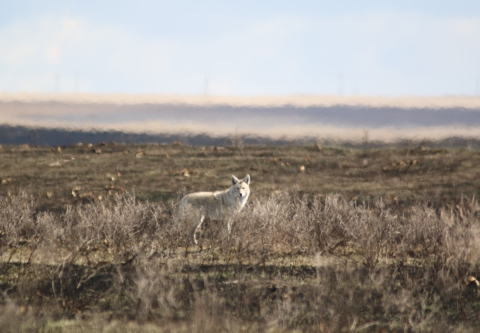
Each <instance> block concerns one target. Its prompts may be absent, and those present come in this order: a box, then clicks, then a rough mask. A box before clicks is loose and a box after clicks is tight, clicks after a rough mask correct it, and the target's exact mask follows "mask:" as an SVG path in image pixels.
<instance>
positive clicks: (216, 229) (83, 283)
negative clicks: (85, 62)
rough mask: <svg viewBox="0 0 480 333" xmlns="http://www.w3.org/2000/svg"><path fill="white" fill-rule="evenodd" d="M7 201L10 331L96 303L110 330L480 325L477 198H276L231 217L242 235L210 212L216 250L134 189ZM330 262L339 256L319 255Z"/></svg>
mask: <svg viewBox="0 0 480 333" xmlns="http://www.w3.org/2000/svg"><path fill="white" fill-rule="evenodd" d="M0 205H1V208H2V209H1V210H0V219H1V220H0V221H1V223H2V224H1V228H2V235H1V238H0V244H1V248H0V249H1V255H2V257H1V258H2V262H1V272H2V274H1V275H0V279H1V281H0V288H1V291H2V294H1V295H2V296H1V300H2V301H3V302H7V301H9V302H10V301H11V302H13V303H12V304H15V305H11V306H12V307H5V313H10V315H8V318H7V317H5V316H3V317H1V318H0V325H3V326H1V328H3V327H5V329H4V330H2V331H5V332H8V330H9V329H10V330H11V331H12V329H11V328H9V327H13V329H17V330H20V331H21V330H22V328H21V327H23V326H21V325H27V324H28V322H29V320H33V321H31V322H32V323H34V325H33V324H32V325H33V326H32V327H33V328H32V332H35V330H37V331H38V330H39V329H37V327H42V325H43V323H44V322H43V321H41V320H40V319H39V318H41V317H42V316H44V317H45V318H74V317H75V316H80V318H82V316H83V319H81V320H85V321H87V322H88V320H90V321H92V320H95V318H96V317H95V315H94V313H97V312H101V313H103V312H104V313H108V314H109V315H108V316H107V315H105V317H98V318H103V319H101V321H102V322H103V321H105V322H103V324H102V326H101V327H102V328H101V329H102V330H104V331H109V330H113V331H114V330H116V329H117V327H119V326H115V328H112V327H113V326H109V323H110V322H111V320H112V319H116V320H120V321H122V320H123V321H124V320H133V321H135V322H136V323H137V324H138V325H146V324H147V323H157V324H159V325H167V326H168V325H174V324H175V323H177V324H178V323H181V324H182V325H184V326H182V327H187V330H188V331H197V332H202V331H209V332H215V331H222V332H236V331H241V330H242V329H245V327H246V328H247V329H248V330H249V331H252V332H253V331H264V330H268V329H270V330H293V329H301V330H302V331H312V332H316V331H321V332H342V331H366V332H368V331H371V332H376V331H381V330H385V331H386V332H439V331H442V332H454V331H455V332H474V331H475V330H474V328H475V327H478V324H480V322H479V319H478V311H479V310H480V305H479V304H480V302H478V295H477V287H476V286H473V287H472V286H466V284H465V279H466V278H467V277H468V276H469V275H474V276H477V277H478V274H479V268H480V257H479V253H480V251H479V250H480V249H479V246H480V245H479V244H480V238H479V237H480V229H479V226H480V224H479V220H478V217H479V209H478V205H477V203H476V201H475V200H473V199H472V200H462V201H460V203H459V204H458V205H456V206H449V207H447V206H445V207H440V208H432V207H430V206H428V205H427V204H424V203H418V204H415V205H413V206H411V207H404V208H403V209H398V207H397V208H396V207H394V206H389V205H387V204H386V203H385V202H384V201H383V200H378V201H376V202H373V203H368V204H367V203H365V204H358V203H354V202H351V201H349V200H347V199H346V198H345V197H342V196H339V195H330V196H326V197H325V198H324V199H321V198H310V197H307V196H304V197H299V196H296V195H290V194H288V193H279V194H272V195H271V196H268V197H258V198H256V199H254V200H252V201H250V202H249V203H248V205H247V206H246V207H245V209H244V210H242V212H241V213H240V214H238V215H236V216H234V217H232V219H233V228H232V231H231V233H230V234H229V233H228V232H227V227H226V224H225V223H224V222H222V221H207V222H206V225H205V229H206V230H205V231H204V233H203V235H202V236H201V240H202V241H203V243H204V245H205V246H204V247H203V251H199V250H198V248H197V249H195V248H191V247H189V246H188V245H189V242H190V241H191V233H190V232H191V228H190V227H189V226H187V225H185V224H184V223H181V221H176V220H175V211H176V206H175V205H174V204H173V203H169V204H164V205H159V204H152V203H148V202H139V201H138V200H136V198H135V197H134V196H133V195H128V194H127V195H123V196H117V197H115V198H113V199H112V200H111V201H105V202H93V203H88V204H79V205H77V206H73V207H69V208H68V209H67V210H66V211H65V212H63V213H61V214H59V213H54V212H43V213H36V212H35V203H34V202H33V201H32V199H31V197H30V196H28V195H26V194H25V193H22V194H20V195H19V196H14V197H12V199H11V200H10V201H8V202H7V201H1V203H0ZM22 251H23V252H22ZM13 252H15V254H12V253H13ZM327 257H332V258H335V261H334V262H335V263H334V264H327V265H317V264H316V261H315V260H314V259H313V258H320V259H319V261H321V260H322V258H327ZM297 259H298V260H300V259H304V260H305V261H304V262H308V260H310V264H309V265H305V266H300V265H295V261H296V260H297ZM9 306H10V305H9ZM17 308H24V309H29V310H28V311H32V312H28V313H36V315H30V314H29V315H28V316H31V317H28V318H30V319H28V318H27V317H24V316H25V314H20V313H17V312H18V310H15V311H17V312H15V311H14V310H12V309H17ZM8 311H10V312H8ZM12 311H13V312H12ZM79 314H81V315H79ZM9 318H11V322H10V321H9ZM18 318H21V319H18ZM105 318H107V319H105ZM35 320H39V321H35ZM79 320H80V319H79ZM460 322H462V323H463V324H462V325H463V326H460V325H459V323H460ZM90 323H91V322H90ZM112 323H113V322H112ZM9 325H11V326H9ZM19 325H20V326H19ZM35 325H37V326H35ZM85 325H86V326H85V327H87V326H88V325H90V324H85ZM25 327H26V326H25ZM109 327H110V328H109ZM119 329H120V328H119ZM28 330H29V329H25V331H28Z"/></svg>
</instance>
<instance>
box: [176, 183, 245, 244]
mask: <svg viewBox="0 0 480 333" xmlns="http://www.w3.org/2000/svg"><path fill="white" fill-rule="evenodd" d="M249 195H250V175H246V176H245V178H243V179H242V180H238V178H237V177H235V176H232V186H231V187H230V188H229V189H227V190H225V191H218V192H196V193H190V194H187V195H186V196H184V197H183V199H182V201H180V206H179V207H178V215H177V217H178V219H185V220H187V221H188V222H189V223H193V222H195V224H194V228H193V243H194V244H198V242H197V237H196V233H197V230H198V229H199V228H200V226H201V225H202V223H203V220H204V219H205V217H209V218H211V219H213V220H219V219H226V220H227V230H228V232H229V233H230V230H231V219H230V217H231V215H232V214H235V213H237V212H239V211H240V210H241V209H242V208H243V206H245V204H246V203H247V199H248V196H249ZM195 220H196V221H195Z"/></svg>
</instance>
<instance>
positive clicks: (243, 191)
mask: <svg viewBox="0 0 480 333" xmlns="http://www.w3.org/2000/svg"><path fill="white" fill-rule="evenodd" d="M230 193H232V194H233V196H235V197H239V198H245V199H246V198H248V196H249V194H250V175H246V176H245V178H243V179H242V180H238V178H237V177H235V176H232V187H231V188H230Z"/></svg>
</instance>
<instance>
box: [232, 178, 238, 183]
mask: <svg viewBox="0 0 480 333" xmlns="http://www.w3.org/2000/svg"><path fill="white" fill-rule="evenodd" d="M236 183H238V178H237V177H235V176H232V185H235V184H236Z"/></svg>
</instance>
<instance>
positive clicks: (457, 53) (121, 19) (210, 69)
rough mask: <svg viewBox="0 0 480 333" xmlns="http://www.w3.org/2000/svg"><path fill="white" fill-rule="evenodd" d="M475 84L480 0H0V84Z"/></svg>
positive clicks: (380, 90)
mask: <svg viewBox="0 0 480 333" xmlns="http://www.w3.org/2000/svg"><path fill="white" fill-rule="evenodd" d="M57 91H58V92H60V93H71V92H90V93H129V94H138V93H158V94H190V95H191V94H193V95H198V94H204V93H206V92H207V93H208V94H211V95H240V96H241V95H248V96H251V95H285V94H342V95H352V94H358V95H370V96H378V95H382V96H403V95H420V96H442V95H466V96H470V95H478V94H480V1H478V0H476V1H474V0H468V1H467V0H457V1H450V0H449V1H433V0H424V1H411V0H406V1H387V0H383V1H380V0H378V1H362V0H357V1H354V0H350V1H280V0H277V1H273V0H264V1H261V0H260V1H250V0H248V1H198V0H197V1H142V0H137V1H99V0H97V1H68V0H64V1H34V0H30V1H28V0H19V1H7V0H0V92H57Z"/></svg>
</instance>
